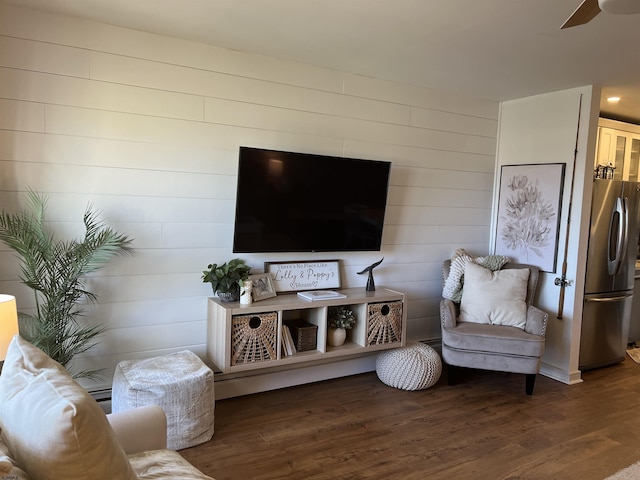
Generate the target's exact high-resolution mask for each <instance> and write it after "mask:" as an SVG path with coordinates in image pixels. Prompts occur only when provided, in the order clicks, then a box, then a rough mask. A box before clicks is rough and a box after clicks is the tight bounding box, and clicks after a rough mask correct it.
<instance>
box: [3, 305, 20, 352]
mask: <svg viewBox="0 0 640 480" xmlns="http://www.w3.org/2000/svg"><path fill="white" fill-rule="evenodd" d="M17 334H18V308H17V307H16V298H15V297H14V296H12V295H3V294H0V362H1V361H4V359H5V357H6V356H7V349H8V348H9V343H11V340H12V339H13V337H14V336H15V335H17Z"/></svg>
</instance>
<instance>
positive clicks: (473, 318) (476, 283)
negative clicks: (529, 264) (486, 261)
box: [459, 263, 529, 329]
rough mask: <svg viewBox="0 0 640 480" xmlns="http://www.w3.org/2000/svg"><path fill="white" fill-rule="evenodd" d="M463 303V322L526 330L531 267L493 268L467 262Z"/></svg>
mask: <svg viewBox="0 0 640 480" xmlns="http://www.w3.org/2000/svg"><path fill="white" fill-rule="evenodd" d="M464 277H465V282H464V291H463V292H462V302H461V303H460V317H459V320H460V321H461V322H472V323H484V324H491V325H504V326H511V327H517V328H521V329H524V327H525V324H526V322H527V303H526V299H527V284H528V282H529V269H526V268H522V269H507V270H498V271H496V272H492V271H491V270H489V269H487V268H484V267H481V266H479V265H476V264H475V263H467V265H466V266H465V270H464Z"/></svg>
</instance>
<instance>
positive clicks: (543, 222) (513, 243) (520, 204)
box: [494, 163, 566, 273]
mask: <svg viewBox="0 0 640 480" xmlns="http://www.w3.org/2000/svg"><path fill="white" fill-rule="evenodd" d="M565 169H566V163H542V164H523V165H503V166H502V168H501V172H500V187H499V190H498V195H499V197H498V218H497V221H496V234H495V248H494V252H495V254H497V255H505V256H507V257H509V258H510V259H511V261H513V262H515V263H526V264H529V265H534V266H536V267H538V268H539V269H540V271H542V272H549V273H555V272H556V264H557V260H558V243H559V238H560V217H561V213H562V192H563V189H564V176H565Z"/></svg>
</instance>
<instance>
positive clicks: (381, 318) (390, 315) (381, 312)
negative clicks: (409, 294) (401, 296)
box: [367, 301, 402, 345]
mask: <svg viewBox="0 0 640 480" xmlns="http://www.w3.org/2000/svg"><path fill="white" fill-rule="evenodd" d="M368 312H369V315H368V321H367V343H368V344H369V345H377V344H381V343H392V342H400V341H401V340H402V302H400V301H398V302H388V303H370V304H369V308H368Z"/></svg>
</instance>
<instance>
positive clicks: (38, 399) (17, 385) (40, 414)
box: [0, 335, 136, 480]
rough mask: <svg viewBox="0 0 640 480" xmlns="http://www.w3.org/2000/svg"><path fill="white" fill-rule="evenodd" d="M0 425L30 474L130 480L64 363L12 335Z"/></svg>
mask: <svg viewBox="0 0 640 480" xmlns="http://www.w3.org/2000/svg"><path fill="white" fill-rule="evenodd" d="M0 429H2V434H1V435H2V440H3V441H4V442H5V443H6V444H7V447H8V448H9V451H10V452H11V454H12V456H13V458H14V459H15V460H16V461H17V462H18V464H19V465H20V466H21V467H22V468H24V469H25V470H26V472H27V473H28V475H29V476H30V477H32V478H37V479H39V480H61V479H65V480H70V479H73V480H101V479H104V480H107V479H108V480H121V479H122V480H125V479H126V480H133V479H135V478H136V475H135V473H134V472H133V470H132V468H131V466H130V464H129V461H128V460H127V457H126V455H125V454H124V452H123V450H122V448H121V447H120V446H119V444H118V443H117V441H116V439H115V436H114V433H113V430H112V429H111V427H110V426H109V423H108V421H107V418H106V416H105V414H104V412H103V411H102V409H101V408H100V407H99V406H98V403H97V402H96V401H95V400H94V399H93V398H92V397H91V396H90V395H89V394H88V393H87V392H86V391H85V390H84V389H83V388H82V387H81V386H80V385H79V384H78V383H77V382H76V381H75V380H73V379H72V378H71V377H70V376H69V374H68V373H67V371H66V370H65V369H64V367H62V366H61V365H60V364H59V363H57V362H55V361H54V360H52V359H51V358H49V357H48V356H47V355H45V354H44V353H43V352H42V351H41V350H40V349H38V348H36V347H34V346H33V345H31V344H30V343H29V342H27V341H26V340H23V339H22V338H21V337H20V336H18V335H16V336H15V337H14V339H13V340H12V342H11V344H10V345H9V350H8V352H7V358H6V360H5V363H4V367H3V370H2V375H0Z"/></svg>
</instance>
